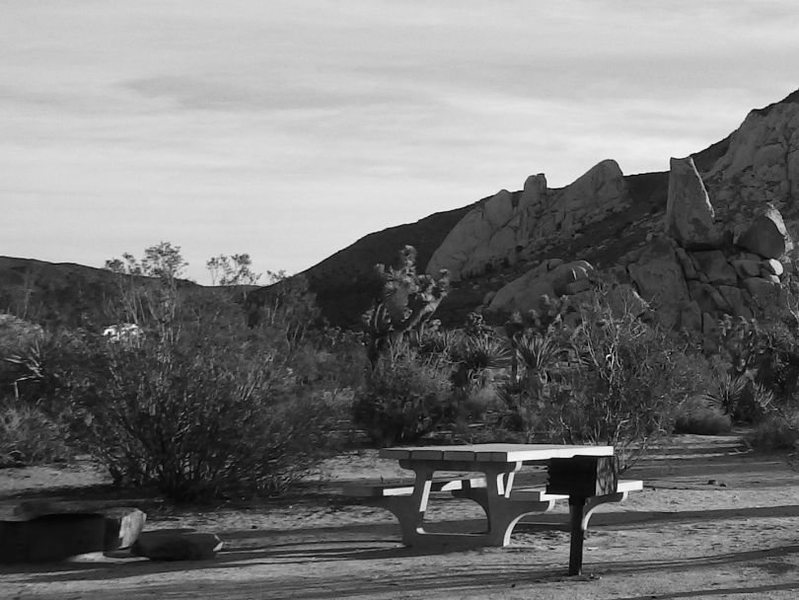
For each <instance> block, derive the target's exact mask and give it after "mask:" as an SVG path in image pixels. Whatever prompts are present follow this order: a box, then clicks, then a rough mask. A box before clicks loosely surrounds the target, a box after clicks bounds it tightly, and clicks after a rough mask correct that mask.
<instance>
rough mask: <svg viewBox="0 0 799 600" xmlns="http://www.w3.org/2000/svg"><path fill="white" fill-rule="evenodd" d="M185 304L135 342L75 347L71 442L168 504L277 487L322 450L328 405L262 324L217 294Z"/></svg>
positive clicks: (328, 419) (327, 439)
mask: <svg viewBox="0 0 799 600" xmlns="http://www.w3.org/2000/svg"><path fill="white" fill-rule="evenodd" d="M197 302H198V300H197V299H193V298H191V297H184V298H182V299H181V300H180V302H179V303H178V305H177V306H175V307H174V310H173V311H169V313H170V314H173V315H174V318H171V319H166V320H159V321H158V322H155V323H149V326H146V327H145V328H144V331H145V333H144V335H143V336H140V337H139V338H138V339H134V340H129V341H127V342H123V343H119V342H116V343H115V342H109V341H105V340H97V339H95V340H94V342H95V343H94V345H91V344H89V345H87V349H88V350H87V351H88V352H90V353H91V354H92V355H91V357H88V356H87V361H86V363H87V364H91V365H93V368H92V369H91V370H90V371H87V370H84V371H79V370H76V371H75V372H73V374H72V377H71V379H70V382H69V387H68V392H69V396H70V399H71V405H70V409H69V412H70V414H69V417H70V422H71V426H72V434H73V439H75V440H81V443H82V444H83V445H84V446H85V447H87V448H88V449H89V450H90V451H91V452H92V453H93V454H94V455H95V456H97V457H98V458H99V459H100V460H101V461H102V462H103V464H104V465H105V466H106V467H107V468H108V470H109V471H110V473H111V475H112V476H113V478H114V480H115V481H116V482H117V483H119V484H126V485H136V486H145V485H155V486H157V487H158V488H159V489H160V490H161V491H162V492H163V493H164V494H165V495H167V496H168V497H171V498H173V499H176V500H204V499H208V498H211V497H220V496H226V495H229V494H250V493H262V494H279V493H282V492H284V491H285V490H286V489H287V488H288V486H290V485H291V484H293V483H294V482H296V481H297V480H298V479H299V478H301V477H302V476H303V475H304V474H305V473H307V471H308V470H309V469H311V468H312V467H313V466H314V465H315V464H316V462H317V461H318V460H319V459H320V458H322V457H323V456H324V455H325V453H326V451H328V450H329V448H330V441H331V438H330V436H329V435H328V431H329V430H330V429H331V428H332V427H333V423H332V421H333V418H334V414H333V411H332V410H330V409H329V406H328V405H327V403H326V402H324V401H323V400H321V399H320V398H319V397H317V395H315V394H311V393H305V392H306V391H307V389H308V388H307V387H306V386H305V385H303V384H301V383H300V382H298V379H297V377H296V375H295V373H294V371H293V370H292V368H291V364H290V363H287V362H285V361H283V360H282V359H281V358H280V357H281V356H282V354H281V352H280V349H281V348H283V345H281V344H282V341H281V340H275V339H274V336H273V332H272V331H271V330H269V329H266V328H257V329H252V330H251V329H248V328H247V327H246V326H245V324H244V319H243V315H242V314H241V312H240V310H239V309H238V307H237V306H236V305H235V304H233V303H231V302H230V301H229V299H228V298H226V297H223V296H222V295H220V296H219V297H218V298H217V300H216V303H213V302H209V301H208V299H207V298H204V299H202V301H201V302H200V303H199V304H198V303H197ZM160 314H162V315H163V314H164V313H163V312H161V313H160Z"/></svg>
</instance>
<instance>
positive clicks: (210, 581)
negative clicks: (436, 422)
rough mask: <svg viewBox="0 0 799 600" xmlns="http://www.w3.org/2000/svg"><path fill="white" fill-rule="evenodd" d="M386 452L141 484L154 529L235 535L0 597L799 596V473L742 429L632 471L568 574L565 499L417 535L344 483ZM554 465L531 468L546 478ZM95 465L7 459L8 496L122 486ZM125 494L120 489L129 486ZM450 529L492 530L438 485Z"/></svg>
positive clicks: (68, 568) (45, 570)
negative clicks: (220, 481)
mask: <svg viewBox="0 0 799 600" xmlns="http://www.w3.org/2000/svg"><path fill="white" fill-rule="evenodd" d="M403 475H405V473H404V472H403V471H401V470H400V469H399V468H398V467H397V466H396V465H395V464H393V463H390V462H387V461H381V460H379V459H377V458H376V456H375V453H374V452H361V453H353V454H350V455H347V456H342V457H339V458H337V459H335V460H333V461H330V462H329V463H328V464H327V465H326V468H325V470H324V471H323V472H322V473H321V474H319V475H317V476H315V477H314V478H312V479H311V480H310V481H309V482H308V484H307V486H306V488H305V490H304V494H303V495H302V496H301V497H295V498H291V499H288V500H286V501H281V502H278V503H274V502H272V503H260V504H258V505H254V504H249V505H245V506H237V507H234V506H222V507H218V508H216V509H215V510H203V511H200V510H192V511H187V510H175V509H171V508H169V507H168V506H166V505H165V504H162V503H159V502H158V501H157V499H153V498H151V497H143V498H140V499H138V500H137V499H135V497H134V498H129V500H130V501H131V502H133V503H134V504H138V505H140V506H141V507H142V508H143V509H144V510H145V511H146V512H147V513H148V522H147V527H146V529H147V530H153V529H193V530H197V531H203V532H212V533H216V534H218V535H219V536H220V537H221V538H222V539H223V540H224V541H225V543H226V545H225V548H224V550H223V551H222V552H221V553H220V554H219V555H218V556H217V558H216V559H214V560H210V561H197V562H181V563H153V562H150V561H147V560H144V559H130V558H108V557H104V558H98V557H94V558H84V559H82V560H81V561H76V562H70V563H62V564H54V565H36V566H12V567H9V566H6V567H0V598H2V599H4V600H5V599H24V598H58V599H59V600H67V599H77V598H87V599H102V598H116V597H120V598H121V597H124V598H125V600H135V599H140V598H214V599H223V598H224V599H228V598H230V599H244V598H297V599H311V598H324V599H327V598H329V599H334V598H363V599H366V598H370V599H371V598H374V599H388V598H418V599H421V598H447V599H450V598H451V599H461V598H463V599H477V598H496V599H502V600H511V599H522V598H525V599H529V598H542V599H554V600H560V599H572V598H574V599H581V600H582V599H592V598H616V599H625V600H637V599H649V598H661V599H666V598H710V599H713V600H716V599H721V598H734V599H736V600H741V599H744V598H796V597H799V534H798V533H797V525H799V474H797V473H796V472H794V471H792V470H791V469H790V467H789V465H788V463H787V461H786V458H785V456H782V455H764V454H758V453H754V452H747V451H745V448H743V447H742V445H741V443H740V441H739V439H738V438H736V437H734V436H727V437H702V436H681V437H679V438H677V439H676V440H675V441H674V442H673V443H671V444H669V446H668V447H666V448H663V449H661V450H659V451H658V452H657V453H656V454H655V455H653V456H652V457H651V458H649V459H647V460H646V461H644V462H642V463H640V464H639V465H638V466H637V467H636V468H635V469H634V470H633V471H631V472H628V473H627V474H625V478H638V479H643V480H644V481H645V484H646V488H645V490H644V491H642V492H638V493H634V494H632V495H631V496H630V498H629V499H628V500H627V501H626V502H625V503H624V504H619V505H610V506H606V507H602V508H600V509H599V511H598V514H597V515H596V516H595V517H594V519H593V520H592V527H591V531H590V532H589V535H588V537H587V540H586V546H585V554H584V571H585V572H584V575H583V576H581V577H576V578H575V577H567V576H566V567H567V564H568V551H569V548H568V547H569V543H568V542H569V536H568V532H567V531H566V530H565V517H566V507H565V506H564V507H560V508H559V509H558V510H557V511H555V512H553V513H548V514H545V515H541V516H537V517H535V518H534V519H533V521H534V522H531V523H523V524H521V525H519V526H518V527H517V530H516V531H515V533H514V536H513V540H512V545H511V546H510V547H508V548H483V549H463V548H437V549H427V550H424V549H409V548H404V547H403V546H402V545H401V544H400V543H399V532H398V527H397V525H396V524H395V522H394V518H393V517H392V515H391V514H390V513H388V512H386V511H383V510H381V509H378V508H370V507H364V506H358V505H356V504H352V503H350V502H349V501H346V500H344V499H342V498H341V497H340V496H338V495H336V491H337V489H338V488H339V486H340V485H341V484H342V483H343V482H346V481H352V480H356V479H365V478H375V477H379V476H382V477H384V478H393V477H399V476H403ZM541 475H542V473H541V472H535V471H533V472H531V473H528V474H526V475H525V478H526V480H527V481H529V482H533V481H537V480H540V478H541ZM101 483H103V478H102V475H101V474H100V473H97V472H93V471H91V470H89V469H87V468H86V467H85V466H84V467H81V468H70V469H58V468H52V469H51V468H36V469H4V470H0V501H2V502H5V503H9V502H12V501H14V502H15V501H18V500H19V499H20V498H26V497H32V496H41V495H50V496H52V495H56V496H58V497H74V496H76V495H77V496H80V495H81V494H83V495H84V496H85V495H87V494H95V495H96V494H98V493H101V494H102V493H106V494H107V493H108V492H104V491H103V490H102V488H97V487H92V488H87V487H86V486H87V485H94V486H96V485H97V484H101ZM117 500H119V498H117ZM429 516H430V518H431V520H435V521H441V523H440V527H441V528H442V529H448V528H452V529H459V530H465V531H478V530H480V528H481V525H482V521H481V511H480V509H479V508H478V507H477V506H476V505H475V504H473V503H471V502H469V501H466V500H455V499H444V498H442V499H435V500H433V501H432V502H431V511H430V513H429Z"/></svg>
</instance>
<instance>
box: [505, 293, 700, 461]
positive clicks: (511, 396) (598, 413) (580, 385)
mask: <svg viewBox="0 0 799 600" xmlns="http://www.w3.org/2000/svg"><path fill="white" fill-rule="evenodd" d="M571 302H572V301H568V300H559V301H554V302H551V303H550V305H549V306H548V307H547V308H546V312H545V314H538V313H536V314H531V315H529V316H522V318H518V317H516V318H514V319H513V320H512V321H511V322H510V323H509V325H508V327H507V328H506V329H507V330H508V331H509V333H512V335H513V343H514V348H515V352H516V362H517V371H516V373H515V377H514V378H512V379H511V380H509V381H508V383H507V384H506V385H505V386H504V388H503V390H502V393H503V397H504V398H505V401H506V403H507V405H508V408H509V414H508V418H507V419H506V421H505V424H506V425H508V426H510V427H515V428H516V429H518V430H520V431H521V432H523V433H524V435H525V438H526V439H527V440H528V441H530V440H532V439H546V440H549V441H558V442H566V443H588V444H607V445H612V446H614V447H615V449H616V454H617V456H618V457H619V460H620V468H621V469H626V468H628V467H629V466H631V465H632V464H633V463H634V462H635V460H637V458H638V457H640V456H641V455H643V453H645V452H646V449H647V447H648V446H649V444H650V443H651V442H652V441H654V440H655V439H657V438H658V437H660V436H663V435H666V434H668V433H670V432H671V430H672V428H673V423H674V418H675V408H676V406H678V405H679V404H680V403H681V402H682V401H683V400H684V398H685V396H686V394H687V393H688V390H689V389H691V387H692V384H691V382H690V381H689V379H690V378H686V377H682V376H680V369H679V368H678V367H679V364H680V360H682V359H681V357H682V356H683V352H684V350H685V347H684V346H683V345H681V344H679V343H678V342H676V341H674V340H673V339H672V338H671V337H670V336H669V335H667V334H666V333H665V332H663V331H662V330H660V329H659V328H657V327H656V326H653V325H651V324H649V323H647V322H645V321H642V320H641V319H639V318H638V316H637V315H636V314H634V313H633V312H632V311H629V310H625V311H619V310H618V309H612V308H611V305H610V303H609V302H608V301H607V289H606V288H604V287H602V286H600V287H599V288H598V289H597V291H595V292H594V293H592V294H591V295H590V296H589V297H588V298H587V299H585V300H583V301H581V302H580V303H579V304H572V303H571Z"/></svg>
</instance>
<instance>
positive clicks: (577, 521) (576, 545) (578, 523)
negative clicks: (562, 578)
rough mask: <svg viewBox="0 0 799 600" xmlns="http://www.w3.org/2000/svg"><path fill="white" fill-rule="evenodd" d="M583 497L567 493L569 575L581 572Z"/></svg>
mask: <svg viewBox="0 0 799 600" xmlns="http://www.w3.org/2000/svg"><path fill="white" fill-rule="evenodd" d="M585 500H586V499H585V498H584V497H582V496H572V495H569V516H570V517H571V519H570V520H571V545H570V546H569V575H580V574H581V573H582V572H583V542H584V541H585V531H584V530H583V514H584V513H585Z"/></svg>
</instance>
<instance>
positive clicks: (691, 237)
mask: <svg viewBox="0 0 799 600" xmlns="http://www.w3.org/2000/svg"><path fill="white" fill-rule="evenodd" d="M714 218H715V211H714V210H713V206H712V205H711V204H710V198H709V197H708V195H707V190H706V189H705V184H704V183H702V178H701V177H700V176H699V172H698V171H697V170H696V166H694V161H693V159H692V158H691V157H688V158H672V159H671V169H670V171H669V196H668V203H667V204H666V223H665V225H666V234H667V235H669V236H671V237H673V238H674V239H675V240H676V241H677V243H678V244H680V245H681V246H683V247H686V248H690V247H696V246H698V247H702V246H704V245H707V244H708V243H709V242H710V243H712V242H715V241H716V240H717V239H718V238H719V234H718V232H717V231H716V228H715V226H714V223H713V219H714Z"/></svg>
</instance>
